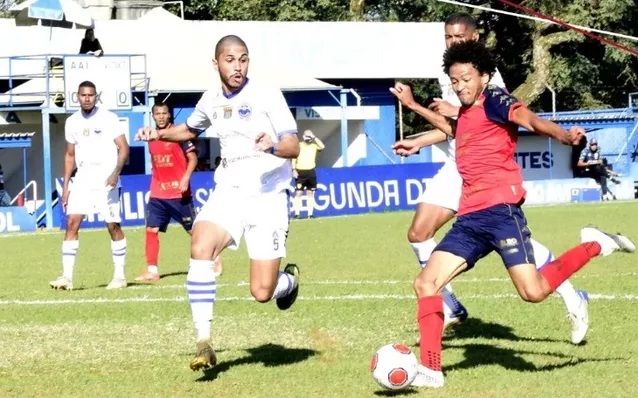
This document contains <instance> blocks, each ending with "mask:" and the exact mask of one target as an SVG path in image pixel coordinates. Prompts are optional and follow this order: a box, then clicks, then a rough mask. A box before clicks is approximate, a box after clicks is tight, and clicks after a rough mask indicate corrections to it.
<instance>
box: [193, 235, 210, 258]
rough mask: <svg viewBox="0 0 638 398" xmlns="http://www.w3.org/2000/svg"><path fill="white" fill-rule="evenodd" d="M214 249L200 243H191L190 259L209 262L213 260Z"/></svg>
mask: <svg viewBox="0 0 638 398" xmlns="http://www.w3.org/2000/svg"><path fill="white" fill-rule="evenodd" d="M213 254H214V249H213V248H211V247H210V246H209V245H206V244H204V243H202V242H199V241H195V240H193V242H192V243H191V258H192V259H194V260H210V259H212V258H213Z"/></svg>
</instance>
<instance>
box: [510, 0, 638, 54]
mask: <svg viewBox="0 0 638 398" xmlns="http://www.w3.org/2000/svg"><path fill="white" fill-rule="evenodd" d="M498 1H500V2H501V3H503V4H506V5H508V6H510V7H514V8H516V9H519V10H521V11H524V12H527V13H528V14H532V15H535V16H537V17H539V18H542V19H546V20H548V21H552V22H554V23H557V24H559V25H561V26H564V27H566V28H567V29H571V30H575V31H576V32H578V33H581V34H583V35H585V36H587V37H591V38H592V39H596V40H599V41H601V42H603V43H605V44H608V45H610V46H612V47H616V48H618V49H620V50H624V51H627V52H628V53H630V54H633V55H636V56H638V50H636V49H634V48H631V47H627V46H624V45H622V44H620V43H617V42H615V41H612V40H608V39H605V38H604V37H602V36H598V35H596V34H594V33H591V32H587V31H586V30H583V29H580V28H577V27H575V26H572V25H570V24H568V23H567V22H563V21H561V20H560V19H556V18H554V17H551V16H549V15H545V14H542V13H540V12H538V11H535V10H532V9H531V8H527V7H525V6H522V5H520V4H514V3H512V2H511V1H508V0H498Z"/></svg>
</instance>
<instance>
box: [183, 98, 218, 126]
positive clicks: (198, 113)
mask: <svg viewBox="0 0 638 398" xmlns="http://www.w3.org/2000/svg"><path fill="white" fill-rule="evenodd" d="M208 93H209V92H208V91H207V92H205V93H204V95H202V98H200V99H199V101H197V105H195V109H194V110H193V113H191V115H190V116H189V117H188V119H186V125H187V126H188V129H189V130H190V131H192V132H194V133H195V134H197V135H201V134H202V133H203V132H204V131H206V130H207V129H208V128H209V127H210V126H211V125H212V124H213V123H212V122H211V120H210V118H209V117H208V114H207V113H206V107H207V104H208V102H209V94H208Z"/></svg>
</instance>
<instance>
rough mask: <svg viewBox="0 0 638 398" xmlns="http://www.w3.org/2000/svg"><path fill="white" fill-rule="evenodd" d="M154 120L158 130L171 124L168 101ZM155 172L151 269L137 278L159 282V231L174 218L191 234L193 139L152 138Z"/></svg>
mask: <svg viewBox="0 0 638 398" xmlns="http://www.w3.org/2000/svg"><path fill="white" fill-rule="evenodd" d="M153 120H154V121H155V125H156V126H157V129H158V130H163V129H166V128H168V127H170V126H171V124H172V123H171V113H170V110H169V108H168V105H166V104H162V103H159V104H155V105H153ZM148 150H149V152H150V154H151V164H152V175H151V194H150V198H149V200H148V204H147V206H146V240H145V243H146V245H145V252H146V264H147V269H146V271H144V272H143V273H142V274H141V275H140V276H139V277H137V278H136V279H135V280H136V281H157V280H159V279H160V274H159V270H158V267H157V265H158V257H159V232H166V229H167V227H168V224H169V223H170V221H171V219H173V220H175V221H177V222H178V223H180V224H181V225H182V227H183V228H184V229H185V230H186V232H188V233H189V234H190V233H191V229H192V228H193V220H194V219H195V215H196V214H195V208H194V207H193V196H192V193H191V189H190V178H191V176H192V174H193V171H194V170H195V168H196V167H197V150H196V147H195V144H194V143H193V142H192V141H187V142H184V143H175V142H164V141H150V142H149V143H148ZM214 271H215V274H216V276H219V275H220V274H221V271H222V263H221V258H217V259H216V261H215V265H214Z"/></svg>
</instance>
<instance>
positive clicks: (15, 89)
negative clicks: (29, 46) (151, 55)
mask: <svg viewBox="0 0 638 398" xmlns="http://www.w3.org/2000/svg"><path fill="white" fill-rule="evenodd" d="M70 56H73V57H78V54H40V55H22V56H12V57H0V80H6V81H7V83H8V91H6V92H5V93H2V94H0V107H4V108H7V107H11V108H13V107H27V108H34V109H35V108H52V107H63V106H64V105H63V104H64V100H65V96H66V94H65V84H64V64H65V58H66V57H70ZM85 56H86V57H90V58H94V56H93V55H85ZM110 57H128V59H129V64H130V81H131V92H141V93H145V95H147V93H148V88H149V78H148V76H147V73H146V68H147V65H146V55H145V54H119V55H118V54H107V55H104V56H102V57H101V58H102V59H108V58H110ZM146 100H147V99H145V101H146Z"/></svg>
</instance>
